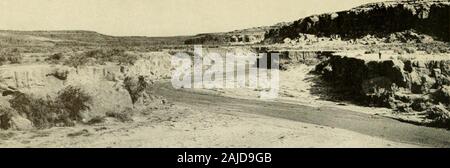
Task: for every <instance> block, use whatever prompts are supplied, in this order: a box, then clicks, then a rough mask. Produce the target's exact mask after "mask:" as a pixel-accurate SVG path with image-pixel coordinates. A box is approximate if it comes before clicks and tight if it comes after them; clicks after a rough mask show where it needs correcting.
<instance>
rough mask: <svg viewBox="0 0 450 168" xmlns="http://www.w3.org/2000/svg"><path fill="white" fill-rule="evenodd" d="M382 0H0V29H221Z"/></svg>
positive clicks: (121, 32) (168, 32)
mask: <svg viewBox="0 0 450 168" xmlns="http://www.w3.org/2000/svg"><path fill="white" fill-rule="evenodd" d="M377 1H383V0H0V30H91V31H97V32H99V33H103V34H108V35H115V36H176V35H194V34H198V33H209V32H226V31H232V30H237V29H243V28H250V27H257V26H266V25H273V24H276V23H279V22H284V21H294V20H298V19H300V18H302V17H305V16H309V15H312V14H320V13H325V12H333V11H341V10H346V9H350V8H352V7H356V6H359V5H361V4H364V3H369V2H377Z"/></svg>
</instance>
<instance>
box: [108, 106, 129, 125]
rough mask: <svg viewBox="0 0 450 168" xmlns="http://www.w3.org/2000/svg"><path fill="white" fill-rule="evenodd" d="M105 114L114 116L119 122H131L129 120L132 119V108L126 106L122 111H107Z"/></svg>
mask: <svg viewBox="0 0 450 168" xmlns="http://www.w3.org/2000/svg"><path fill="white" fill-rule="evenodd" d="M106 116H107V117H112V118H115V119H117V120H119V121H120V122H131V121H133V118H132V109H131V108H127V109H125V110H124V111H122V112H107V113H106Z"/></svg>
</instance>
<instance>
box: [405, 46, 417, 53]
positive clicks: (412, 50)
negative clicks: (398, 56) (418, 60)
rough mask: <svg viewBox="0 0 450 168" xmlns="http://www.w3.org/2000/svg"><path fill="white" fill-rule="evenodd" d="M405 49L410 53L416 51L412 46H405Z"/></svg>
mask: <svg viewBox="0 0 450 168" xmlns="http://www.w3.org/2000/svg"><path fill="white" fill-rule="evenodd" d="M403 50H405V52H406V53H408V54H414V53H416V49H415V48H412V47H405V48H404V49H403Z"/></svg>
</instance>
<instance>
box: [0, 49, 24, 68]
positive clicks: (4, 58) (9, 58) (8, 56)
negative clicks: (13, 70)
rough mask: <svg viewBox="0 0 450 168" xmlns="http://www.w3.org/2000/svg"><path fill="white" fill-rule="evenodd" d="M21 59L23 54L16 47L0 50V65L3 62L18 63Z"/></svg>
mask: <svg viewBox="0 0 450 168" xmlns="http://www.w3.org/2000/svg"><path fill="white" fill-rule="evenodd" d="M22 60H23V56H22V54H21V53H20V51H19V50H18V49H17V48H13V49H5V50H2V51H0V65H3V64H5V63H10V64H19V63H21V62H22Z"/></svg>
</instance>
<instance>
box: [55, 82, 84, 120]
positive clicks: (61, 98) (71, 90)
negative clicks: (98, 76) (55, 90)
mask: <svg viewBox="0 0 450 168" xmlns="http://www.w3.org/2000/svg"><path fill="white" fill-rule="evenodd" d="M57 101H58V102H59V103H60V104H61V105H62V106H63V108H64V109H65V111H66V112H67V113H68V115H69V118H70V119H73V120H77V121H79V120H81V116H80V112H82V111H84V110H89V106H88V103H89V102H91V101H92V97H91V96H90V95H88V94H87V93H85V92H84V91H83V90H81V88H78V87H73V86H68V87H66V88H65V89H63V90H62V91H60V92H59V95H58V97H57Z"/></svg>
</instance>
